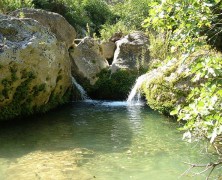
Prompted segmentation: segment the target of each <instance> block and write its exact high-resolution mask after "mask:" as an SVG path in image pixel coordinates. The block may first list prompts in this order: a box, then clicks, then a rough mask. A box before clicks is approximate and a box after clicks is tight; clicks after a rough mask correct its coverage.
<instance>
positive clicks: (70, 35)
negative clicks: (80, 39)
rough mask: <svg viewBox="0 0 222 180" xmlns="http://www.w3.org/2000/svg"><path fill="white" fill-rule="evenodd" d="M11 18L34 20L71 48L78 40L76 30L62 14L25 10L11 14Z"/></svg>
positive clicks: (40, 10)
mask: <svg viewBox="0 0 222 180" xmlns="http://www.w3.org/2000/svg"><path fill="white" fill-rule="evenodd" d="M10 15H11V16H16V17H18V18H19V17H25V18H32V19H35V20H37V21H38V22H39V23H41V24H42V25H43V26H45V27H47V28H49V29H50V30H51V31H52V32H53V33H55V35H56V38H57V39H58V40H59V41H63V42H65V43H66V45H67V47H68V48H69V47H71V46H72V44H73V41H74V39H75V38H76V31H75V29H74V28H73V27H72V26H71V25H70V24H69V23H68V22H67V21H66V19H65V18H64V17H63V16H61V15H60V14H57V13H53V12H48V11H45V10H42V9H30V8H23V9H18V10H16V11H13V12H11V13H10Z"/></svg>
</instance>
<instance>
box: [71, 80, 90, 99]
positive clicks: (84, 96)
mask: <svg viewBox="0 0 222 180" xmlns="http://www.w3.org/2000/svg"><path fill="white" fill-rule="evenodd" d="M72 83H73V85H74V86H75V87H76V88H77V89H78V91H79V93H80V96H81V98H82V100H87V99H89V97H88V96H87V93H86V91H85V90H84V89H83V87H82V86H81V85H80V84H79V83H77V81H76V80H75V78H74V77H72Z"/></svg>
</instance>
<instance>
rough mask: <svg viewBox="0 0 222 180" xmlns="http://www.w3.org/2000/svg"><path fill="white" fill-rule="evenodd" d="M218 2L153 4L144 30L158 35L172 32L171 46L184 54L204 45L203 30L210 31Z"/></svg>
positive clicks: (197, 0)
mask: <svg viewBox="0 0 222 180" xmlns="http://www.w3.org/2000/svg"><path fill="white" fill-rule="evenodd" d="M217 3H218V0H211V1H208V0H204V1H200V0H187V1H183V2H181V1H178V0H166V1H162V3H157V2H153V3H151V4H150V6H151V7H152V8H150V11H149V17H148V18H147V19H146V20H145V21H144V27H147V28H152V29H154V30H156V31H157V32H172V34H171V37H170V45H171V47H173V48H176V49H180V50H181V51H184V52H193V51H194V50H195V48H196V47H198V46H201V45H204V44H206V41H205V40H206V36H204V35H207V34H206V33H204V30H206V29H209V28H212V27H213V26H214V22H215V21H216V19H217V16H216V15H214V13H213V12H212V11H213V8H212V7H214V6H216V4H217Z"/></svg>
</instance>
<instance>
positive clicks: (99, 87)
mask: <svg viewBox="0 0 222 180" xmlns="http://www.w3.org/2000/svg"><path fill="white" fill-rule="evenodd" d="M138 76H139V74H138V73H137V72H129V71H126V70H119V71H117V72H116V73H114V74H111V71H110V70H103V71H101V72H100V73H99V74H98V77H99V79H98V81H97V82H96V84H95V85H94V86H92V87H91V88H90V89H88V90H87V92H88V94H89V96H90V97H91V98H95V99H106V100H125V99H126V98H127V96H128V94H129V93H130V90H131V88H132V86H133V84H134V82H135V80H136V78H137V77H138Z"/></svg>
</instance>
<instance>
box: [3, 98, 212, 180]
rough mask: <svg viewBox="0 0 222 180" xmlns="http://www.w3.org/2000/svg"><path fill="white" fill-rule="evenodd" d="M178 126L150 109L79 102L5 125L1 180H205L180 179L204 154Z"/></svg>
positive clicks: (184, 177)
mask: <svg viewBox="0 0 222 180" xmlns="http://www.w3.org/2000/svg"><path fill="white" fill-rule="evenodd" d="M177 128H178V124H177V123H174V122H172V121H171V120H170V119H168V118H167V117H165V116H162V115H160V114H158V113H157V112H154V111H152V110H151V109H149V108H148V107H147V106H141V105H137V106H127V104H126V102H102V101H87V102H73V103H70V104H69V105H67V106H65V107H63V108H61V109H57V110H56V111H53V112H50V113H48V114H45V115H39V117H34V118H33V117H32V118H29V119H27V120H25V121H18V122H16V123H10V122H9V123H4V124H0V179H1V180H20V179H21V180H26V179H27V180H29V179H32V180H34V179H44V180H45V179H47V180H48V179H52V180H54V179H58V180H60V179H61V180H62V179H67V180H68V179H77V180H79V179H83V180H87V179H100V180H118V179H119V180H122V179H123V180H125V179H126V180H128V179H137V180H146V179H151V180H152V179H155V180H158V179H159V180H168V179H169V180H172V179H178V178H180V179H191V178H192V179H204V176H198V177H191V176H189V175H185V176H182V177H181V176H180V175H181V174H182V173H183V172H184V171H185V170H186V169H187V168H188V167H189V166H188V165H186V164H184V163H183V162H199V159H202V158H203V157H202V156H204V155H202V154H201V152H200V150H201V148H200V147H199V146H200V145H199V144H195V143H194V144H189V143H186V142H183V141H181V138H182V133H181V132H179V131H177ZM204 161H208V159H207V158H205V159H204Z"/></svg>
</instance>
